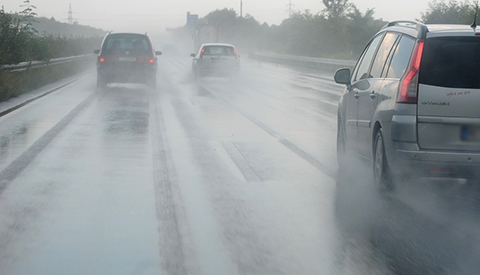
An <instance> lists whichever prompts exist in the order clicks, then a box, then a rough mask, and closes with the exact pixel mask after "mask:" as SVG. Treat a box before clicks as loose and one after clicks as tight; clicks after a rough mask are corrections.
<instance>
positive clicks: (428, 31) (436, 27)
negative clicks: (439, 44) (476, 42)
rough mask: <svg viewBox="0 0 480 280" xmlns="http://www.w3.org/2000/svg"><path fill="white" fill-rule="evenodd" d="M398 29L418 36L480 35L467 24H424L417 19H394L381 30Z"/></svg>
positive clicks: (397, 30)
mask: <svg viewBox="0 0 480 280" xmlns="http://www.w3.org/2000/svg"><path fill="white" fill-rule="evenodd" d="M385 30H388V31H396V32H401V33H405V34H409V35H410V36H413V37H416V38H419V39H420V38H427V37H443V36H478V35H477V34H480V33H477V32H476V30H475V28H472V27H471V26H469V25H466V24H424V23H421V22H415V21H393V22H389V23H388V24H387V25H385V26H384V27H383V28H382V29H381V30H380V31H379V33H380V32H383V31H385Z"/></svg>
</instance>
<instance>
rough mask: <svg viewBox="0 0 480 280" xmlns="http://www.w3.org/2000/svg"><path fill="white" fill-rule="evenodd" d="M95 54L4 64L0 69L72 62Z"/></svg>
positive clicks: (13, 69)
mask: <svg viewBox="0 0 480 280" xmlns="http://www.w3.org/2000/svg"><path fill="white" fill-rule="evenodd" d="M93 55H94V54H84V55H77V56H69V57H61V58H53V59H50V60H49V61H30V62H21V63H19V64H15V65H3V66H1V67H0V70H3V71H12V72H13V71H24V70H27V69H32V68H38V67H44V66H47V65H55V64H60V63H66V62H72V61H76V60H82V59H85V58H89V57H91V56H93Z"/></svg>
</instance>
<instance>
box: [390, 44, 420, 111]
mask: <svg viewBox="0 0 480 280" xmlns="http://www.w3.org/2000/svg"><path fill="white" fill-rule="evenodd" d="M424 45H425V40H418V41H417V44H416V45H415V49H414V51H413V55H412V60H411V61H410V65H409V66H408V68H407V72H406V73H405V76H404V77H403V79H402V80H400V88H399V92H398V97H397V102H398V103H410V104H416V103H417V95H418V75H419V72H420V62H421V61H422V54H423V46H424Z"/></svg>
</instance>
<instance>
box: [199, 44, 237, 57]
mask: <svg viewBox="0 0 480 280" xmlns="http://www.w3.org/2000/svg"><path fill="white" fill-rule="evenodd" d="M203 50H204V52H203V54H204V55H226V56H232V55H235V52H234V50H233V47H229V46H206V47H204V48H203Z"/></svg>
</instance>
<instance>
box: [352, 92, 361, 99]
mask: <svg viewBox="0 0 480 280" xmlns="http://www.w3.org/2000/svg"><path fill="white" fill-rule="evenodd" d="M353 97H355V99H358V98H359V97H360V94H359V93H358V91H354V92H353Z"/></svg>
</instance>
